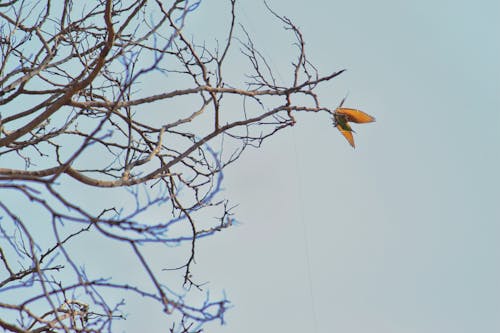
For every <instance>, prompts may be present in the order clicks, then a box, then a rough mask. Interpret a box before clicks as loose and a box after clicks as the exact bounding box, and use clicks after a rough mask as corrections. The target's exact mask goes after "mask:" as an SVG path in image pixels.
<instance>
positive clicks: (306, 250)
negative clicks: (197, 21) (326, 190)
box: [239, 3, 318, 333]
mask: <svg viewBox="0 0 500 333" xmlns="http://www.w3.org/2000/svg"><path fill="white" fill-rule="evenodd" d="M243 7H244V5H243V3H240V4H239V8H240V12H241V13H242V14H243V16H244V17H245V19H246V21H247V24H246V26H248V28H249V29H250V31H252V32H253V33H254V34H255V30H254V29H253V25H252V20H250V19H249V18H248V16H247V14H246V10H245V9H244V8H243ZM262 54H263V55H265V56H266V59H268V60H269V63H270V64H271V65H272V67H273V68H275V69H276V72H275V73H276V74H277V76H278V79H279V80H280V81H281V82H283V78H282V76H281V73H280V70H279V68H278V67H277V66H276V65H275V64H274V61H273V59H272V57H271V56H270V55H269V53H268V52H266V49H265V48H262ZM285 133H286V132H285ZM292 139H293V140H292V141H293V147H294V155H295V174H296V175H297V177H295V179H297V188H298V190H297V192H298V193H297V199H298V202H299V207H298V210H299V217H300V222H301V224H302V235H303V244H304V254H305V261H306V270H307V284H308V290H309V299H310V302H311V312H312V321H313V330H312V332H313V333H317V332H318V316H317V312H316V305H315V304H316V301H315V297H314V288H313V279H312V269H311V256H310V245H309V233H308V231H307V225H306V222H305V218H304V210H303V206H302V203H303V202H304V197H303V191H302V172H301V168H300V159H299V151H298V148H297V147H298V146H297V138H296V129H295V126H292Z"/></svg>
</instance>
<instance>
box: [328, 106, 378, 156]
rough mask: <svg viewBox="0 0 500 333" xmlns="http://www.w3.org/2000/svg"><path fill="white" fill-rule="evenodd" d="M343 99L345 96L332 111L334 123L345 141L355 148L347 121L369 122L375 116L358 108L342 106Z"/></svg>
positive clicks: (373, 119)
mask: <svg viewBox="0 0 500 333" xmlns="http://www.w3.org/2000/svg"><path fill="white" fill-rule="evenodd" d="M344 100H345V98H344V99H343V100H342V102H341V103H340V105H339V107H338V108H336V109H335V111H334V112H333V118H334V124H335V126H336V127H337V129H338V130H339V131H340V133H341V134H342V135H343V136H344V138H346V140H347V142H349V144H350V145H351V146H352V147H353V148H355V144H354V136H353V134H352V133H354V131H353V129H352V127H351V125H350V124H349V122H351V123H358V124H363V123H371V122H374V121H375V117H373V116H371V115H369V114H368V113H365V112H363V111H361V110H358V109H351V108H344V107H342V105H343V104H344Z"/></svg>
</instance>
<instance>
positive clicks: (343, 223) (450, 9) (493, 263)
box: [2, 0, 500, 333]
mask: <svg viewBox="0 0 500 333" xmlns="http://www.w3.org/2000/svg"><path fill="white" fill-rule="evenodd" d="M268 4H269V5H270V6H271V7H272V8H273V10H275V11H276V12H277V13H279V14H282V15H285V16H287V17H288V18H290V19H291V20H292V21H293V22H294V23H295V24H296V25H297V26H298V27H300V29H301V31H302V33H303V35H304V38H305V40H306V47H307V52H308V57H309V60H310V61H311V62H312V63H313V64H314V65H315V67H316V68H317V69H318V70H319V71H320V72H321V73H323V74H327V73H332V72H335V71H338V70H340V69H347V70H346V72H345V73H343V74H342V75H341V76H339V77H337V78H336V79H334V80H333V81H332V82H330V83H328V84H326V85H324V86H323V87H320V89H318V91H317V93H318V95H319V96H320V99H321V102H322V103H323V104H324V105H328V106H331V107H332V108H334V107H336V106H337V105H338V104H339V102H340V101H341V100H342V98H344V97H345V96H346V95H348V97H347V100H346V102H345V104H344V106H347V107H354V108H359V109H361V110H363V111H365V112H367V113H369V114H371V115H373V116H375V117H376V119H377V121H376V122H375V123H370V124H359V125H358V126H356V124H355V125H354V130H355V131H356V133H355V134H354V135H355V140H356V148H355V149H353V148H352V147H351V146H349V144H348V143H347V142H346V141H345V139H344V138H343V137H342V136H341V135H340V133H339V132H338V131H337V130H336V129H335V128H334V127H333V126H332V122H331V119H330V118H328V117H326V116H325V115H317V114H303V115H297V116H296V118H297V120H298V121H297V124H296V125H295V126H294V127H293V128H288V129H285V130H283V131H281V132H279V133H277V134H276V135H275V136H273V137H272V138H270V139H269V140H267V141H266V142H265V143H264V145H263V146H262V147H261V148H260V149H248V150H246V151H245V153H244V154H243V155H242V157H241V158H240V160H239V161H238V162H236V163H234V164H232V165H231V166H230V167H228V168H227V169H226V170H225V173H224V184H223V187H224V193H223V194H224V196H225V197H227V198H229V199H230V200H231V202H232V203H233V204H237V205H238V206H237V207H236V209H235V210H234V212H235V213H236V218H237V220H238V221H239V223H238V224H236V225H235V226H234V227H233V228H229V229H226V230H224V231H223V232H219V233H217V234H215V235H214V236H212V237H207V238H204V239H202V240H200V241H199V242H198V245H197V254H196V265H194V266H193V267H192V273H193V276H194V277H195V278H196V279H197V280H201V281H207V282H208V284H206V285H204V288H205V291H207V290H209V291H210V294H211V295H213V296H214V298H218V297H222V296H224V295H225V296H226V297H227V298H228V299H229V300H230V301H231V305H232V308H231V309H230V310H229V311H228V313H227V314H226V316H225V320H226V322H225V324H224V325H223V326H220V323H211V324H209V325H208V326H206V327H205V332H208V333H211V332H221V333H229V332H238V333H250V332H287V333H299V332H301V333H302V332H313V333H326V332H342V333H364V332H371V333H379V332H380V333H401V332H403V333H417V332H418V333H420V332H426V333H446V332H453V333H473V332H474V333H475V332H483V333H490V332H491V333H493V332H495V333H496V332H499V331H500V285H499V281H500V266H499V265H498V263H499V262H500V242H498V238H499V236H500V199H499V198H500V190H499V188H500V175H499V173H498V170H500V43H498V35H499V32H500V2H498V1H494V0H483V1H475V2H473V1H462V0H456V1H444V0H437V1H431V0H421V1H396V0H380V1H376V2H375V1H366V0H365V1H361V0H349V1H347V0H339V1H320V0H311V1H307V2H306V1H286V0H268ZM219 6H220V7H219ZM224 9H227V4H226V2H222V1H218V2H209V1H202V2H201V5H200V7H198V9H197V10H196V11H195V12H193V13H191V14H190V15H189V17H188V21H187V22H186V32H187V33H192V34H193V36H196V38H197V40H203V39H207V40H212V41H213V40H214V38H216V37H219V38H220V36H225V35H224V34H222V35H220V33H223V32H224V31H225V30H224V28H227V26H225V25H224V22H225V21H224V20H222V19H219V18H220V17H221V15H222V14H221V13H225V14H227V12H224V11H223V10H224ZM225 14H224V15H225ZM237 15H238V19H239V21H240V23H241V24H243V25H244V26H245V28H246V30H247V31H248V33H249V34H250V35H251V36H252V38H253V40H254V42H255V44H256V47H257V48H259V49H260V50H261V52H262V54H263V55H264V56H265V57H266V58H267V59H268V60H269V63H270V65H271V66H272V67H273V69H275V72H276V73H277V78H278V79H279V80H282V81H283V82H287V80H288V79H289V77H290V71H291V68H292V66H291V62H292V61H294V60H295V55H294V54H293V53H292V51H293V50H294V49H293V46H292V45H291V39H290V38H289V35H287V33H286V32H284V31H283V30H282V29H281V28H282V24H280V23H279V22H277V21H276V19H275V18H273V16H272V15H270V14H269V13H268V12H267V10H266V9H265V6H264V3H263V2H262V1H248V0H241V1H239V3H238V4H237ZM237 50H238V48H236V51H237ZM233 56H236V55H235V54H233ZM236 59H242V58H237V57H236ZM231 66H233V67H228V68H226V71H227V73H228V74H229V75H231V74H232V72H234V73H240V72H242V68H241V66H248V64H246V63H245V62H244V61H243V60H241V62H240V61H239V60H237V61H234V62H232V64H231ZM151 86H152V88H156V89H160V88H161V85H159V83H158V82H151ZM236 107H240V105H237V106H236ZM89 193H91V192H83V191H77V192H76V193H75V195H81V196H82V201H85V202H88V200H90V199H91V198H90V196H91V195H90V194H89ZM4 199H5V198H2V200H4ZM94 200H97V199H95V198H94ZM153 213H154V214H158V212H153ZM101 241H102V243H94V242H99V240H95V239H93V240H92V242H93V243H91V245H92V246H89V242H88V240H87V242H86V240H85V239H83V240H82V244H75V246H76V247H78V246H80V247H81V249H82V251H81V255H82V257H84V258H87V259H92V260H93V259H94V258H96V260H102V262H105V263H106V267H107V268H109V269H110V270H111V271H115V272H119V273H118V274H121V273H123V272H128V271H127V270H128V269H129V265H130V263H129V262H128V260H127V258H126V257H125V256H116V255H115V253H116V252H112V251H102V249H103V248H105V247H106V246H107V241H106V240H101ZM178 250H179V249H178ZM172 251H173V252H172V253H170V254H169V257H168V260H167V259H166V258H165V257H164V256H158V261H157V262H155V265H156V266H158V267H164V265H165V262H166V261H169V262H172V261H174V260H175V256H179V257H180V258H181V260H182V259H183V258H185V253H182V250H179V251H174V250H172ZM105 258H107V259H105ZM162 265H163V266H162ZM103 275H104V276H106V274H104V273H103ZM205 291H204V292H203V293H200V295H199V297H200V298H203V297H205ZM145 304H146V303H144V301H143V300H139V302H137V303H133V302H131V303H130V306H131V311H130V315H129V317H128V319H127V321H125V322H124V323H123V326H120V329H123V330H124V331H127V332H138V331H148V332H166V329H165V322H164V319H163V318H160V317H159V316H154V315H152V312H151V311H150V309H149V308H148V307H147V306H146V305H145Z"/></svg>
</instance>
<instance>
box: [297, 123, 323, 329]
mask: <svg viewBox="0 0 500 333" xmlns="http://www.w3.org/2000/svg"><path fill="white" fill-rule="evenodd" d="M292 137H293V148H294V152H295V172H296V174H297V175H298V177H297V178H298V180H297V186H298V194H297V196H298V199H299V216H300V222H301V224H302V229H303V233H302V235H303V236H304V248H305V251H304V252H305V256H306V266H307V281H308V284H309V298H310V300H311V311H312V315H313V325H314V326H313V327H314V331H313V332H314V333H317V332H318V315H317V313H316V305H315V304H316V302H315V298H314V289H313V281H312V273H311V272H312V269H311V256H310V254H309V233H308V232H307V225H306V222H305V218H304V210H303V209H302V203H303V202H304V197H303V195H302V192H303V191H302V173H301V169H300V162H299V153H298V150H297V139H296V135H295V128H294V127H293V128H292Z"/></svg>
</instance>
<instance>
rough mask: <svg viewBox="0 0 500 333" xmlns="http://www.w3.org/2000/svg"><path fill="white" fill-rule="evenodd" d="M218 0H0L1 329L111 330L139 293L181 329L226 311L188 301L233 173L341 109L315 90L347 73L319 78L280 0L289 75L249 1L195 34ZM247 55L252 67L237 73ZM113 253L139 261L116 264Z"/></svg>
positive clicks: (227, 209)
mask: <svg viewBox="0 0 500 333" xmlns="http://www.w3.org/2000/svg"><path fill="white" fill-rule="evenodd" d="M211 5H212V4H209V3H208V2H206V3H199V2H195V1H187V0H174V1H172V0H171V1H160V0H156V1H147V0H142V1H135V0H134V1H128V0H114V1H112V0H100V1H70V0H66V1H50V0H46V1H24V0H12V1H7V2H6V1H0V117H1V118H0V327H2V328H3V329H4V330H6V331H10V332H104V331H112V330H113V327H114V326H113V325H117V324H118V323H121V322H123V320H125V319H126V317H127V313H128V312H127V308H126V305H127V300H130V299H131V298H134V297H137V298H139V299H143V300H145V301H147V302H149V303H148V304H156V306H157V308H160V309H161V310H162V311H163V314H164V315H165V323H166V324H165V325H168V327H169V328H170V331H171V332H198V331H200V330H201V326H202V325H203V324H204V323H206V322H210V321H213V320H220V321H223V319H224V313H225V311H226V309H227V308H228V305H229V303H228V301H227V300H226V299H225V298H224V297H222V298H219V299H212V298H208V297H207V298H206V299H204V300H203V301H201V302H196V301H190V298H189V295H190V294H191V293H193V292H195V293H199V292H200V291H202V290H203V286H202V284H201V283H199V282H196V281H195V280H194V278H193V276H192V272H191V271H192V265H193V263H194V260H195V250H196V244H197V242H198V241H199V239H200V238H203V237H206V236H210V235H213V234H214V233H216V232H217V231H221V230H222V229H225V228H228V227H230V226H231V225H232V224H233V222H234V219H233V217H232V211H231V206H230V204H229V203H228V201H227V200H226V199H224V198H223V197H222V193H221V181H222V172H221V171H222V170H223V168H224V167H225V166H227V165H228V164H231V163H232V162H234V161H236V160H237V159H238V157H239V156H240V155H241V153H242V152H243V151H244V150H245V148H247V147H249V146H254V147H259V146H260V145H261V143H262V142H263V140H264V139H266V138H267V137H269V136H272V135H274V134H275V133H277V132H278V131H279V130H281V129H283V128H286V127H289V126H292V125H294V123H295V119H294V114H295V113H297V112H313V113H326V114H331V113H332V111H331V110H330V109H328V108H327V107H324V106H322V105H321V103H320V100H319V98H318V96H317V95H316V93H315V89H316V87H317V86H318V85H320V84H322V83H325V82H327V81H329V80H332V79H333V78H335V77H336V76H337V75H339V74H340V73H341V72H342V71H338V72H334V73H331V74H329V75H325V76H322V75H320V74H319V73H318V71H317V70H316V69H315V67H314V66H312V64H311V63H310V62H309V61H308V59H307V57H306V52H305V43H304V40H303V36H302V34H301V32H300V31H299V29H298V28H297V27H296V26H295V25H294V24H293V23H292V22H291V21H290V20H289V19H287V18H286V17H282V16H279V15H277V14H276V13H274V12H273V11H272V10H270V9H269V12H268V14H270V15H274V16H275V17H276V19H277V20H278V22H280V24H281V25H282V26H284V28H285V30H286V31H287V32H288V33H289V35H288V36H289V37H290V36H291V38H293V40H294V45H295V47H296V54H295V55H292V58H290V59H291V62H292V67H291V71H290V73H287V77H288V78H289V79H287V81H288V82H287V83H280V81H281V80H277V79H276V76H275V73H274V71H273V68H272V67H271V66H270V65H269V63H268V62H267V61H266V59H265V57H264V56H263V55H262V53H261V52H259V50H258V48H257V47H256V46H255V45H254V42H253V41H252V39H251V38H250V35H249V34H248V33H247V32H246V30H245V29H244V28H243V27H242V26H240V25H239V24H238V22H237V17H236V13H237V8H236V0H226V8H227V11H226V12H224V13H223V12H220V13H218V14H219V16H218V18H217V19H218V20H221V19H224V20H226V22H227V30H226V33H225V35H222V36H217V37H216V38H214V41H207V42H203V41H198V40H196V34H194V35H193V34H188V33H186V29H187V27H188V26H189V23H190V19H191V18H192V17H194V16H195V14H196V13H197V12H198V11H203V10H205V9H204V8H203V6H211ZM238 57H240V58H244V59H246V60H247V64H248V66H247V67H246V68H244V69H243V70H242V71H241V73H234V67H226V66H227V65H226V64H227V63H228V61H231V59H238ZM228 68H231V70H232V71H233V72H231V73H226V70H227V69H228ZM228 74H230V75H228ZM237 75H241V77H242V78H243V79H241V80H237V79H235V77H237ZM211 217H215V218H211ZM103 240H104V241H103ZM103 244H105V246H103ZM172 251H176V252H175V253H176V255H172V256H169V253H173V252H172ZM179 253H181V254H182V255H179ZM162 258H164V259H162ZM178 258H182V261H179V260H178ZM106 260H109V264H110V265H111V264H112V262H114V261H120V260H122V261H126V262H127V264H128V267H129V270H130V274H123V273H119V274H116V275H112V276H109V275H106V273H104V272H102V271H101V270H102V269H104V268H105V267H103V266H99V264H97V263H98V262H100V263H101V265H102V262H103V261H104V262H106ZM94 263H96V265H97V266H93V264H94ZM104 266H106V265H104ZM96 267H97V268H96ZM134 274H135V275H134ZM141 274H142V275H141ZM176 274H177V275H176ZM132 276H136V277H138V278H136V279H135V280H134V278H133V277H132ZM172 281H179V283H178V285H179V286H175V282H172ZM204 292H205V291H204V290H203V293H204Z"/></svg>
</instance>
